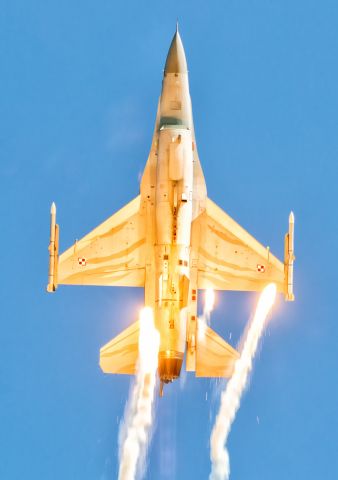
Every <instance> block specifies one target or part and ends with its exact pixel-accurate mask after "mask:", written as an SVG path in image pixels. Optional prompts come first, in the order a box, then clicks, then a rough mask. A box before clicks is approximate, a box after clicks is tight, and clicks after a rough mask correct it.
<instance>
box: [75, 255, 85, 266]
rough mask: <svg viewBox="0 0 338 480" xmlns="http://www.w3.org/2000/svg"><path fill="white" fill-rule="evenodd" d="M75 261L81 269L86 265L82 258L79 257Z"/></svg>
mask: <svg viewBox="0 0 338 480" xmlns="http://www.w3.org/2000/svg"><path fill="white" fill-rule="evenodd" d="M77 261H78V264H79V265H81V267H85V266H86V265H87V261H86V259H85V258H83V257H79V258H78V259H77Z"/></svg>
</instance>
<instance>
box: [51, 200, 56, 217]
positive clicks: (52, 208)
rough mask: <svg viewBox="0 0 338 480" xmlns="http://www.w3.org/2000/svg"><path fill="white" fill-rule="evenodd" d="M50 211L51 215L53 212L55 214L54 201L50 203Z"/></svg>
mask: <svg viewBox="0 0 338 480" xmlns="http://www.w3.org/2000/svg"><path fill="white" fill-rule="evenodd" d="M50 213H51V214H52V215H55V214H56V205H55V203H54V202H53V203H52V205H51V207H50Z"/></svg>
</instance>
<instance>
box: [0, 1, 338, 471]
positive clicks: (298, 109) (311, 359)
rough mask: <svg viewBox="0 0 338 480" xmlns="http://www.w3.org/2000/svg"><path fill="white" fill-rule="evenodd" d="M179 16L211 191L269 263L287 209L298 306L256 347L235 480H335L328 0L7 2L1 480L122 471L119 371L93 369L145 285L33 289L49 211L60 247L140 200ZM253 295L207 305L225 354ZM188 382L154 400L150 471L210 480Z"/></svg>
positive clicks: (210, 398)
mask: <svg viewBox="0 0 338 480" xmlns="http://www.w3.org/2000/svg"><path fill="white" fill-rule="evenodd" d="M176 17H179V21H180V31H181V36H182V40H183V43H184V46H185V50H186V54H187V59H188V66H189V71H190V89H191V95H192V100H193V111H194V120H195V129H196V135H197V145H198V149H199V155H200V159H201V162H202V166H203V169H204V173H205V177H206V181H207V186H208V192H209V196H210V198H212V199H213V200H214V201H215V202H217V203H218V204H219V205H220V206H221V207H222V208H223V209H224V210H226V211H227V212H228V213H229V214H230V215H231V216H233V217H234V218H235V219H236V220H237V221H238V222H239V223H240V224H241V225H243V226H244V227H245V228H246V229H248V230H249V231H250V232H251V233H252V234H253V235H255V236H256V237H257V238H258V239H259V240H260V241H261V242H262V243H264V244H268V245H269V246H270V247H271V250H272V251H273V252H274V253H275V254H277V255H278V256H280V257H282V256H283V236H284V233H285V231H286V228H287V219H288V214H289V211H290V210H291V209H293V210H294V212H295V217H296V240H295V241H296V257H297V263H296V270H295V293H296V302H295V303H293V304H286V303H284V301H283V300H282V299H280V300H279V301H278V303H277V305H276V307H275V311H274V315H273V317H272V319H271V322H270V324H269V327H268V330H267V332H266V335H265V338H264V340H263V342H262V347H261V349H260V354H259V355H258V357H257V360H256V362H255V369H254V373H253V376H252V379H251V385H250V388H249V389H248V391H247V393H246V395H245V398H244V400H243V404H242V406H241V409H240V411H239V414H238V416H237V419H236V422H235V424H234V426H233V429H232V432H231V435H230V439H229V449H230V459H231V468H232V477H231V478H232V479H233V480H239V479H242V480H243V479H248V478H250V479H251V480H258V479H259V480H271V479H274V480H285V479H286V478H287V479H288V480H296V479H297V480H299V479H306V480H315V479H316V480H317V479H318V478H322V479H325V480H335V479H336V478H337V476H338V457H337V446H338V440H337V430H338V411H337V410H338V407H337V405H338V382H337V367H338V349H337V338H338V322H337V310H338V299H337V298H338V297H337V292H336V290H337V280H336V271H337V267H336V265H337V262H338V253H337V232H338V221H337V200H338V198H337V178H338V175H337V174H338V167H337V158H338V134H337V133H338V131H337V130H338V117H337V111H338V88H337V85H338V67H337V58H338V29H337V21H338V3H337V2H336V1H333V0H332V1H329V0H323V1H321V2H317V1H313V0H307V1H305V0H304V1H303V0H293V1H290V0H283V1H282V0H274V1H272V0H260V1H258V0H255V1H252V0H250V1H249V0H246V1H243V0H236V1H230V0H229V1H226V2H224V1H221V0H219V1H215V0H214V1H210V2H206V1H198V0H195V1H178V0H175V1H172V2H168V3H164V2H157V1H147V2H137V1H136V0H134V1H131V0H129V1H128V0H126V1H124V2H113V1H107V0H101V1H100V2H88V1H84V2H76V1H74V0H67V1H65V0H60V1H59V2H52V1H46V0H45V1H33V0H30V1H29V2H27V1H23V0H22V1H19V0H12V1H6V0H4V1H3V2H2V4H1V16H0V64H1V75H0V89H1V96H0V112H1V115H0V175H1V202H0V215H1V231H2V235H1V240H0V241H1V251H2V252H3V256H2V262H1V263H2V268H1V270H2V281H1V306H2V308H1V311H2V313H1V334H0V478H1V479H3V480H16V479H19V478H25V479H38V478H46V479H51V480H54V479H60V478H62V479H63V480H77V479H81V480H93V479H97V480H108V479H114V478H116V472H117V432H118V422H119V420H120V418H121V416H122V413H123V407H124V403H125V400H126V398H127V395H128V389H129V379H128V378H118V377H115V376H105V375H103V374H102V372H101V371H100V369H99V367H98V354H99V348H100V347H101V346H102V345H103V344H104V343H106V342H107V341H108V340H109V339H110V338H112V337H113V336H114V335H116V334H118V333H119V332H120V331H121V330H122V329H123V328H125V327H126V326H127V325H129V324H130V323H132V322H133V321H134V320H135V319H136V316H137V311H138V309H139V307H140V306H141V305H142V291H141V290H138V289H110V288H84V287H83V288H81V287H60V288H59V290H58V292H57V293H56V294H55V295H47V294H46V293H45V286H46V282H47V263H48V252H47V246H48V235H49V208H50V204H51V202H52V201H53V200H55V201H56V204H57V208H58V222H59V224H60V226H61V249H65V248H66V247H68V246H69V245H70V244H72V243H73V241H74V240H75V238H80V237H81V236H83V235H84V234H85V233H87V232H88V231H89V230H91V229H92V228H93V227H94V226H96V225H97V224H99V223H100V222H101V221H102V220H104V219H105V218H107V217H108V216H110V215H111V214H112V213H113V212H114V211H116V210H118V209H119V208H120V207H121V206H123V205H124V204H125V203H126V202H127V201H129V200H130V199H132V198H134V197H135V196H136V195H137V193H138V189H139V186H138V178H139V174H140V173H141V172H142V170H143V168H144V165H145V161H146V158H147V155H148V151H149V148H150V143H151V137H152V133H153V127H154V121H155V114H156V105H157V99H158V95H159V93H160V88H161V78H162V70H163V66H164V62H165V57H166V54H167V50H168V47H169V44H170V41H171V38H172V35H173V32H174V28H175V22H176ZM256 300H257V297H256V295H251V294H238V293H236V294H231V293H222V294H218V296H217V308H216V311H215V312H214V315H213V319H212V325H213V328H215V329H216V330H217V331H218V332H219V333H220V334H222V335H223V336H224V337H225V338H229V335H230V332H231V333H232V339H233V341H234V342H235V341H236V339H238V338H239V336H240V334H241V332H242V331H243V328H244V326H245V324H246V321H247V320H248V317H249V315H250V312H251V311H252V309H253V307H254V305H255V302H256ZM183 380H184V381H183ZM183 380H182V381H180V382H176V383H174V384H173V385H171V386H169V387H168V388H167V389H166V395H165V397H164V398H163V399H162V400H161V401H159V402H158V405H157V425H156V429H155V432H154V437H153V442H152V446H151V450H150V455H149V468H148V473H147V477H146V478H148V479H165V480H166V479H177V480H181V479H182V480H183V479H184V480H186V479H190V478H197V479H206V478H207V476H208V473H209V469H210V465H209V447H208V442H209V434H210V431H211V426H212V420H213V417H214V415H215V412H216V411H217V406H218V398H219V397H218V387H217V385H215V382H213V381H209V380H198V379H195V378H194V377H192V376H190V375H188V376H187V377H186V378H185V379H183ZM257 417H258V419H259V421H258V420H257Z"/></svg>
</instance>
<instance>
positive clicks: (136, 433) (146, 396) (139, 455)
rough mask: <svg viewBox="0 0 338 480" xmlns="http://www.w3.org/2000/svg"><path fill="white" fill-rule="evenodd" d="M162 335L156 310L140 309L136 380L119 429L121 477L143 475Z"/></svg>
mask: <svg viewBox="0 0 338 480" xmlns="http://www.w3.org/2000/svg"><path fill="white" fill-rule="evenodd" d="M159 345H160V335H159V332H158V331H157V330H156V329H155V326H154V318H153V311H152V309H151V308H149V307H146V308H144V309H142V310H141V313H140V335H139V342H138V346H139V359H138V366H137V374H136V380H135V384H134V386H133V388H132V390H131V392H130V395H129V400H128V402H127V406H126V410H125V413H124V418H123V421H122V423H121V426H120V432H119V447H120V451H119V463H120V465H119V476H118V479H119V480H135V479H136V478H140V477H141V476H142V474H143V471H144V469H145V458H146V453H147V447H148V444H149V439H150V433H151V430H150V428H151V425H152V420H153V411H152V410H153V408H152V407H153V401H154V390H155V384H156V370H157V363H158V350H159Z"/></svg>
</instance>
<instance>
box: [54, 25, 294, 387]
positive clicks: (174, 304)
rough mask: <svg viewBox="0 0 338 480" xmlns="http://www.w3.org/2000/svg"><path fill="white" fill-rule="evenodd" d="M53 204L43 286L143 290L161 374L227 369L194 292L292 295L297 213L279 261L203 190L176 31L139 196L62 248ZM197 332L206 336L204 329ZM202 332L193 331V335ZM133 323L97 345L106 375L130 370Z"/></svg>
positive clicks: (230, 360)
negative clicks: (270, 287) (273, 288)
mask: <svg viewBox="0 0 338 480" xmlns="http://www.w3.org/2000/svg"><path fill="white" fill-rule="evenodd" d="M58 232H59V228H58V225H57V224H56V208H55V204H54V203H53V205H52V208H51V231H50V245H49V254H50V257H49V277H48V286H47V290H48V292H54V291H55V290H56V288H57V286H58V285H59V284H61V285H102V286H111V287H115V286H119V287H142V288H144V303H145V306H147V307H151V308H152V310H153V313H154V321H155V326H156V328H157V329H158V331H159V332H160V349H159V357H158V376H159V378H160V381H161V386H163V383H168V382H171V381H173V380H174V379H176V378H178V377H179V375H180V371H181V367H182V363H183V358H184V355H186V369H187V371H193V372H195V375H196V376H197V377H229V376H231V374H232V370H233V365H234V362H235V360H236V359H237V358H238V356H239V354H238V352H237V351H236V350H235V349H234V348H233V347H231V346H230V345H229V344H228V343H226V342H225V341H224V340H223V339H222V338H221V337H220V336H219V335H218V334H217V333H216V332H215V331H213V330H212V329H211V328H210V327H209V326H207V325H205V323H204V324H203V325H202V320H200V319H199V318H198V316H197V297H198V292H199V291H200V290H205V289H208V288H212V289H215V290H240V291H261V290H262V289H263V288H264V287H265V286H266V285H267V284H268V283H270V282H274V283H275V284H276V285H277V289H278V291H279V292H281V293H283V294H284V295H285V298H286V300H293V299H294V295H293V262H294V250H293V248H294V247H293V245H294V242H293V236H294V216H293V213H292V212H291V214H290V217H289V231H288V233H287V234H286V236H285V259H284V262H281V261H279V260H278V259H277V258H276V257H275V256H274V255H272V253H271V252H270V251H269V248H266V247H264V246H263V245H261V244H260V243H259V242H258V241H257V240H255V239H254V238H253V237H252V236H251V235H250V234H249V233H248V232H246V231H245V230H244V229H243V228H242V227H241V226H240V225H238V224H237V223H236V222H235V221H234V220H233V219H232V218H230V217H229V216H228V215H227V214H226V213H225V212H224V211H223V210H222V209H221V208H220V207H218V206H217V205H216V204H215V203H214V202H212V201H211V200H210V199H209V198H208V196H207V189H206V184H205V180H204V176H203V171H202V168H201V164H200V160H199V157H198V153H197V146H196V139H195V133H194V123H193V117H192V107H191V99H190V94H189V82H188V68H187V61H186V57H185V52H184V49H183V45H182V41H181V37H180V34H179V32H178V29H177V28H176V32H175V35H174V37H173V39H172V42H171V45H170V48H169V52H168V56H167V59H166V63H165V68H164V76H163V82H162V92H161V96H160V99H159V103H158V110H157V116H156V123H155V131H154V135H153V139H152V144H151V149H150V154H149V157H148V160H147V163H146V166H145V169H144V173H143V177H142V181H141V185H140V194H139V195H138V196H137V197H136V198H134V199H133V200H132V201H131V202H130V203H128V204H127V205H126V206H124V207H123V208H121V210H119V211H118V212H117V213H115V214H114V215H112V216H111V217H110V218H108V219H107V220H106V221H105V222H103V223H102V224H101V225H99V226H98V227H97V228H95V229H94V230H92V231H91V232H90V233H88V234H87V235H86V236H85V237H83V238H82V239H81V240H78V241H76V242H75V244H74V245H72V246H71V247H70V248H68V250H66V251H65V252H64V253H62V254H61V255H60V256H59V253H58V248H59V247H58V243H59V241H58V236H59V235H58ZM201 332H202V333H203V335H201ZM199 333H200V334H199ZM138 337H139V322H138V321H136V322H135V323H133V324H132V325H131V326H129V327H128V328H127V329H126V330H124V331H123V332H122V333H121V334H120V335H118V336H117V337H116V338H114V339H112V340H111V341H110V342H109V343H107V344H106V345H105V346H103V347H102V348H101V351H100V366H101V368H102V370H103V371H104V372H106V373H115V374H134V373H135V371H136V365H137V360H138Z"/></svg>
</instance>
